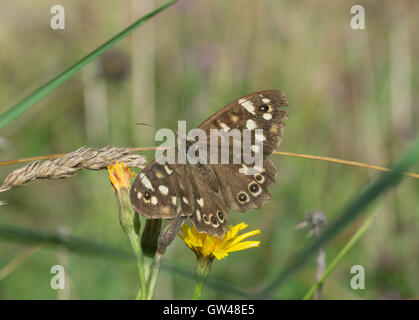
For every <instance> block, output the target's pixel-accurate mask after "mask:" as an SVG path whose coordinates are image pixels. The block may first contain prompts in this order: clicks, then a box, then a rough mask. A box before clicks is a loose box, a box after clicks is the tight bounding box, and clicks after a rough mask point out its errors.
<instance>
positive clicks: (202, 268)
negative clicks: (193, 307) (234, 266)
mask: <svg viewBox="0 0 419 320" xmlns="http://www.w3.org/2000/svg"><path fill="white" fill-rule="evenodd" d="M213 259H214V258H213V257H208V256H207V257H204V256H198V257H197V260H196V275H197V281H196V285H195V290H194V295H193V299H194V300H199V299H201V295H202V290H203V288H204V285H205V283H206V282H207V279H208V274H209V272H210V270H211V265H212V260H213Z"/></svg>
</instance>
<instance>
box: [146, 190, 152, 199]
mask: <svg viewBox="0 0 419 320" xmlns="http://www.w3.org/2000/svg"><path fill="white" fill-rule="evenodd" d="M150 198H151V194H150V192H148V191H145V192H144V199H146V200H150Z"/></svg>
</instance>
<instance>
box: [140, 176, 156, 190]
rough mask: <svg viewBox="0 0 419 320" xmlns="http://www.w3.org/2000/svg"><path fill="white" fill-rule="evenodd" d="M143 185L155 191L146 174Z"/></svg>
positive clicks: (142, 181)
mask: <svg viewBox="0 0 419 320" xmlns="http://www.w3.org/2000/svg"><path fill="white" fill-rule="evenodd" d="M141 183H142V184H143V185H144V186H145V187H146V188H147V189H151V190H153V191H154V188H153V186H152V185H151V182H150V180H148V178H147V176H146V175H145V174H144V175H143V176H142V179H141Z"/></svg>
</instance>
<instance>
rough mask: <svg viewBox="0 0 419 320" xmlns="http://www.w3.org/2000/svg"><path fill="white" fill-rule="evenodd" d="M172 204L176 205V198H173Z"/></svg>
mask: <svg viewBox="0 0 419 320" xmlns="http://www.w3.org/2000/svg"><path fill="white" fill-rule="evenodd" d="M172 204H173V205H174V206H175V205H176V197H172Z"/></svg>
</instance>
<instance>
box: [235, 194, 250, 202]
mask: <svg viewBox="0 0 419 320" xmlns="http://www.w3.org/2000/svg"><path fill="white" fill-rule="evenodd" d="M237 200H239V202H240V203H246V202H248V201H249V196H248V195H247V193H246V192H244V191H241V192H239V193H238V194H237Z"/></svg>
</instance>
